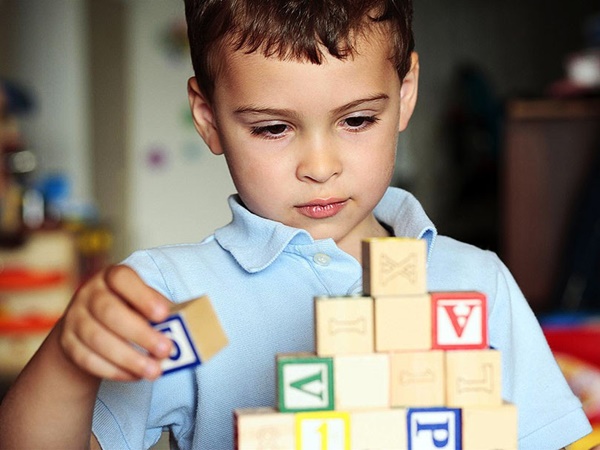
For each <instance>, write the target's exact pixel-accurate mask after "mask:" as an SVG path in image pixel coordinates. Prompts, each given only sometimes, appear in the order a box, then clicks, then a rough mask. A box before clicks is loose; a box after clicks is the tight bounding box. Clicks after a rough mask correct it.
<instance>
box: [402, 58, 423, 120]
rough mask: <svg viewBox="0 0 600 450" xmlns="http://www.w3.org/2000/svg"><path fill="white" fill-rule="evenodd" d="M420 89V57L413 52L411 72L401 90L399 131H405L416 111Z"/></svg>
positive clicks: (403, 82)
mask: <svg viewBox="0 0 600 450" xmlns="http://www.w3.org/2000/svg"><path fill="white" fill-rule="evenodd" d="M418 88H419V55H418V54H417V53H416V52H413V53H412V54H411V55H410V70H409V71H408V73H407V74H406V76H405V77H404V79H403V80H402V86H401V88H400V122H399V124H398V131H404V130H405V129H406V127H407V126H408V122H409V120H410V118H411V116H412V113H413V111H414V110H415V105H416V104H417V93H418V90H419V89H418Z"/></svg>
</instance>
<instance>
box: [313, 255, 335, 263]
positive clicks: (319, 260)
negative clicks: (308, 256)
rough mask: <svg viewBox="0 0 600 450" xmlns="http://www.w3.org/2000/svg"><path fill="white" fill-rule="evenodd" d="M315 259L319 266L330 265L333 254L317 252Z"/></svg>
mask: <svg viewBox="0 0 600 450" xmlns="http://www.w3.org/2000/svg"><path fill="white" fill-rule="evenodd" d="M313 261H314V262H315V264H318V265H319V266H328V265H329V263H330V262H331V256H329V255H326V254H325V253H315V255H314V256H313Z"/></svg>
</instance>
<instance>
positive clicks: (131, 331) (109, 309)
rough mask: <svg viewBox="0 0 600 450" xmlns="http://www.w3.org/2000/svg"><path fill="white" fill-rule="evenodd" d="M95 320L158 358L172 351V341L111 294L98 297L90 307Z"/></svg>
mask: <svg viewBox="0 0 600 450" xmlns="http://www.w3.org/2000/svg"><path fill="white" fill-rule="evenodd" d="M89 312H90V314H91V315H92V316H93V317H94V319H95V320H96V321H98V322H100V323H101V324H102V326H104V327H105V328H106V329H108V330H110V331H111V332H112V333H113V334H115V335H117V336H120V337H121V338H122V339H123V340H125V341H129V342H133V343H135V344H137V345H138V346H140V347H142V348H144V349H145V350H147V351H148V352H150V353H152V354H153V355H154V356H156V357H158V358H165V357H167V356H168V355H169V353H170V351H171V340H170V339H169V338H168V337H167V336H165V335H164V334H163V333H161V332H159V331H157V330H155V329H154V328H152V327H151V326H150V324H149V323H148V321H147V320H145V319H144V318H143V317H141V316H140V315H139V314H138V313H136V312H135V311H133V310H132V309H131V308H130V307H128V306H127V305H126V304H124V303H122V302H115V301H114V296H113V295H112V294H110V293H105V294H103V295H98V296H97V297H96V298H95V299H94V302H92V304H90V306H89Z"/></svg>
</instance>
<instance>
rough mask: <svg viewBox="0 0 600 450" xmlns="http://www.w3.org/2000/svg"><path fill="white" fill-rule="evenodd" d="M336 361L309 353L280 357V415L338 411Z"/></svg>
mask: <svg viewBox="0 0 600 450" xmlns="http://www.w3.org/2000/svg"><path fill="white" fill-rule="evenodd" d="M333 370H334V369H333V359H332V358H330V357H319V356H316V355H312V354H309V353H297V354H279V355H277V396H278V397H277V404H278V407H279V411H282V412H300V411H328V410H332V409H333V408H334V401H333V395H334V394H333Z"/></svg>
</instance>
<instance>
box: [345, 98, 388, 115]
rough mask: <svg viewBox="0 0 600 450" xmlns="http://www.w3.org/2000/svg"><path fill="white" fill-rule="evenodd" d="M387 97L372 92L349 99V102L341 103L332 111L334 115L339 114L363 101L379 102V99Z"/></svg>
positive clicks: (359, 104)
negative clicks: (368, 94)
mask: <svg viewBox="0 0 600 450" xmlns="http://www.w3.org/2000/svg"><path fill="white" fill-rule="evenodd" d="M389 98H390V97H389V96H388V95H387V94H374V95H371V96H369V97H365V98H359V99H358V100H354V101H351V102H350V103H346V104H345V105H342V106H340V107H339V108H336V109H334V110H333V113H334V114H335V115H337V114H341V113H343V112H344V111H347V110H349V109H352V108H355V107H357V106H361V105H363V104H364V103H371V102H378V103H379V102H381V101H385V100H388V99H389Z"/></svg>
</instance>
